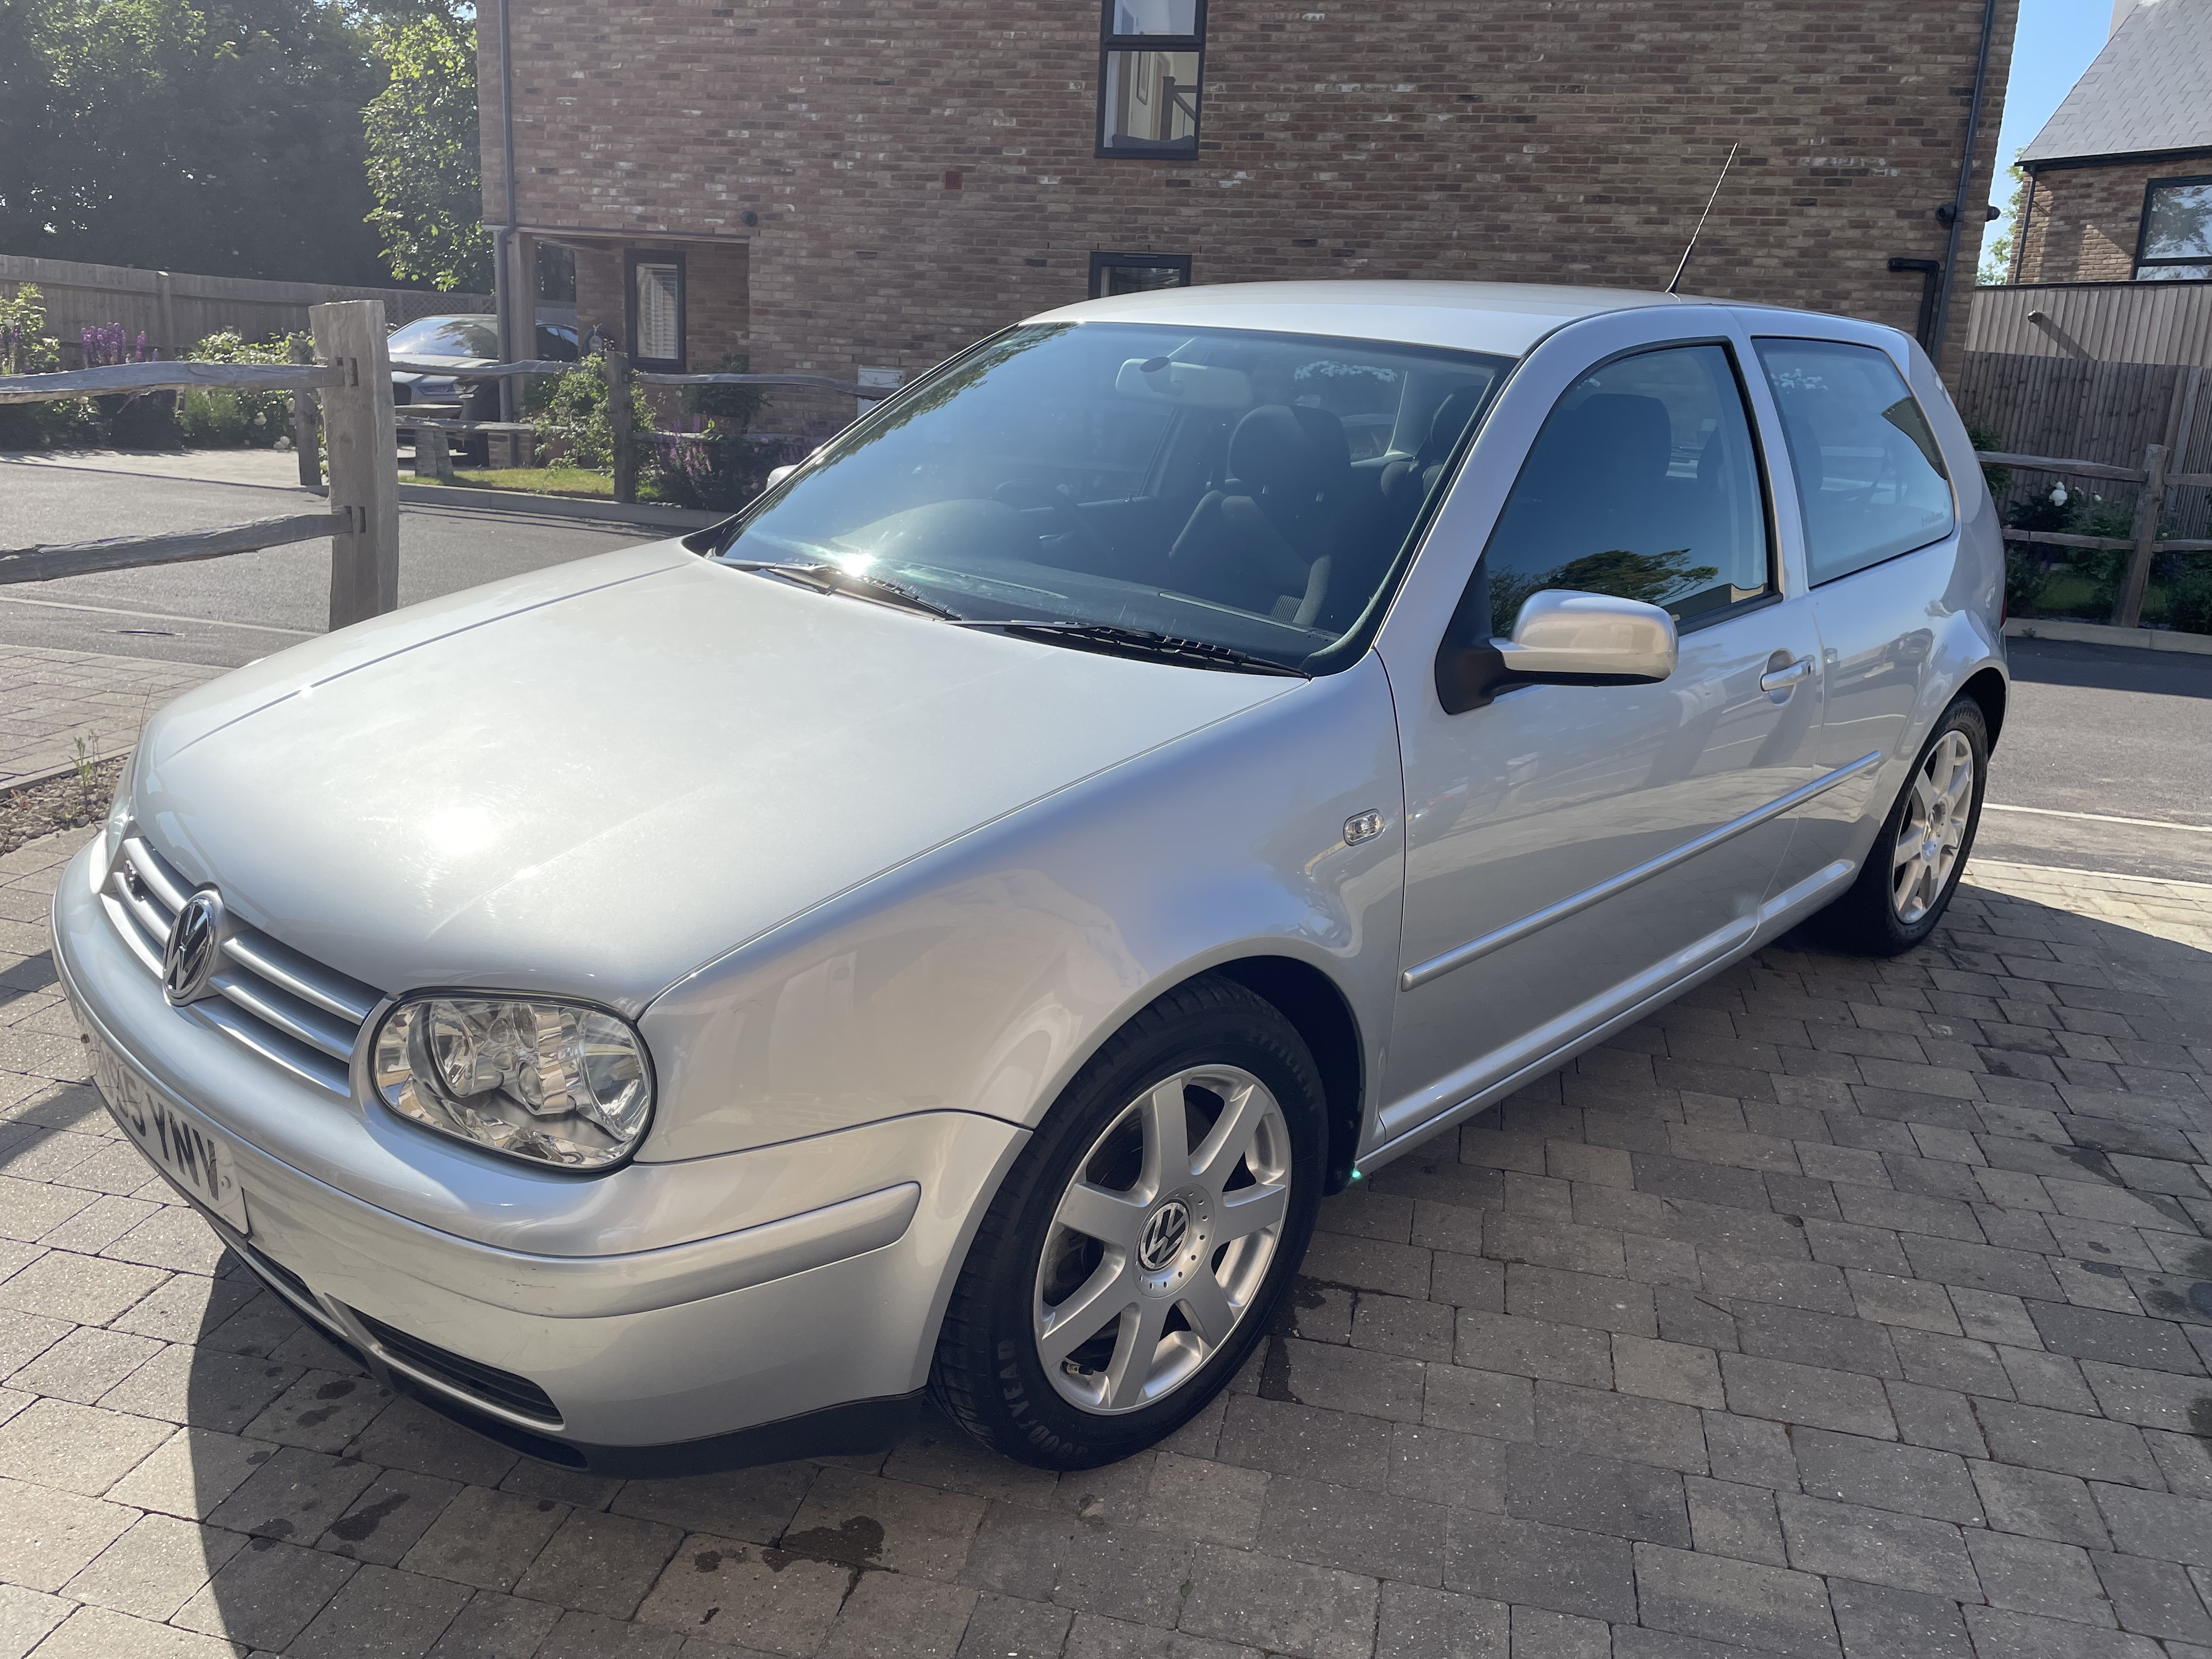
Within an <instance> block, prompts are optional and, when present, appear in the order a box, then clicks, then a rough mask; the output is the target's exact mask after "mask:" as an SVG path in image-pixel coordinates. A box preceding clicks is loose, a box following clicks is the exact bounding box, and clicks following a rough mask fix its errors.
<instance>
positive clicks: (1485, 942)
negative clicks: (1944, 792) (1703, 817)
mask: <svg viewBox="0 0 2212 1659" xmlns="http://www.w3.org/2000/svg"><path fill="white" fill-rule="evenodd" d="M1881 759H1882V757H1881V755H1880V754H1879V753H1875V754H1872V755H1862V756H1860V757H1858V758H1857V760H1855V761H1853V762H1852V763H1850V765H1848V766H1839V767H1838V768H1837V769H1835V770H1834V771H1832V772H1829V773H1826V774H1825V775H1822V776H1820V777H1817V778H1815V779H1814V780H1813V781H1812V782H1810V783H1808V784H1805V785H1803V786H1802V787H1799V788H1796V789H1792V790H1791V791H1790V793H1788V794H1786V795H1783V796H1780V797H1778V799H1774V800H1771V801H1769V802H1767V803H1766V805H1764V806H1761V807H1759V808H1757V809H1756V810H1754V811H1749V812H1746V813H1745V814H1744V815H1743V816H1742V817H1740V818H1730V819H1729V821H1728V822H1727V823H1723V824H1717V825H1715V826H1714V827H1713V828H1712V829H1708V830H1706V831H1705V834H1704V835H1702V836H1698V837H1697V838H1696V839H1695V840H1694V841H1686V842H1683V843H1682V844H1681V845H1680V847H1677V848H1674V849H1672V850H1671V851H1669V852H1665V853H1662V854H1660V855H1659V856H1658V857H1657V858H1656V859H1651V860H1647V861H1646V862H1644V863H1642V864H1639V865H1638V866H1635V868H1633V869H1631V870H1624V871H1622V872H1620V874H1619V875H1617V876H1614V877H1613V878H1611V879H1610V880H1607V881H1601V882H1600V883H1598V884H1597V885H1596V886H1595V887H1586V888H1584V889H1583V890H1582V891H1581V892H1579V893H1577V894H1575V895H1573V896H1571V897H1569V898H1563V899H1561V900H1560V901H1559V902H1558V903H1557V904H1547V905H1546V906H1545V907H1544V908H1542V909H1541V910H1538V911H1535V912H1534V913H1533V914H1531V915H1525V916H1523V917H1522V918H1521V920H1520V921H1516V922H1511V923H1509V924H1507V925H1506V926H1505V927H1500V928H1499V929H1498V931H1497V932H1496V933H1485V934H1484V935H1483V936H1482V937H1481V938H1480V939H1469V940H1468V942H1467V943H1466V944H1464V945H1459V946H1457V947H1456V948H1455V949H1453V950H1449V951H1445V952H1444V953H1443V955H1442V956H1440V957H1430V958H1429V960H1428V961H1426V962H1424V963H1419V965H1418V966H1415V967H1412V968H1408V969H1406V971H1405V972H1404V973H1403V974H1401V975H1399V976H1398V987H1399V988H1400V989H1401V990H1405V991H1418V990H1419V989H1420V987H1422V986H1424V985H1426V984H1428V983H1429V982H1430V981H1431V980H1438V979H1442V978H1443V976H1444V975H1446V974H1449V972H1451V970H1452V969H1455V968H1464V967H1466V966H1467V965H1468V963H1470V962H1479V961H1480V960H1481V959H1482V958H1483V957H1486V956H1488V955H1489V954H1490V953H1491V952H1492V951H1502V950H1504V948H1505V947H1506V946H1507V945H1512V944H1515V943H1517V942H1518V941H1520V940H1522V939H1527V938H1528V936H1529V935H1530V934H1531V933H1541V932H1542V931H1543V930H1544V929H1545V928H1547V927H1550V926H1551V925H1552V924H1553V922H1555V921H1565V920H1566V919H1567V918H1568V917H1569V916H1572V915H1580V914H1581V913H1582V912H1583V911H1584V910H1587V909H1589V908H1590V906H1592V905H1593V904H1602V903H1603V902H1605V901H1606V900H1607V899H1609V898H1611V897H1613V896H1614V895H1615V894H1617V893H1625V892H1626V891H1627V890H1629V889H1630V888H1632V887H1633V886H1635V885H1637V884H1638V883H1639V882H1646V881H1649V880H1650V879H1651V878H1652V877H1654V876H1658V875H1664V874H1665V873H1666V872H1668V871H1669V870H1672V869H1674V867H1675V866H1677V865H1680V864H1686V863H1688V862H1689V861H1690V860H1692V859H1693V858H1696V857H1697V856H1698V855H1699V854H1700V853H1709V852H1711V850H1712V849H1713V848H1716V847H1718V846H1719V845H1720V844H1721V843H1722V842H1725V841H1733V840H1735V838H1736V837H1737V836H1741V835H1742V834H1743V833H1744V832H1745V831H1746V830H1749V829H1758V828H1759V825H1760V824H1762V823H1768V822H1770V821H1771V820H1772V819H1775V818H1778V817H1781V816H1782V815H1783V814H1784V812H1788V811H1795V810H1796V808H1798V807H1800V806H1802V805H1804V804H1805V803H1806V802H1807V801H1808V800H1811V799H1813V798H1814V796H1816V795H1825V794H1826V793H1828V791H1829V790H1831V789H1833V788H1834V787H1836V786H1837V785H1838V784H1839V783H1849V782H1850V781H1851V780H1852V779H1853V778H1856V777H1857V776H1859V775H1861V774H1863V773H1866V772H1870V771H1872V770H1873V769H1875V767H1877V766H1879V765H1881Z"/></svg>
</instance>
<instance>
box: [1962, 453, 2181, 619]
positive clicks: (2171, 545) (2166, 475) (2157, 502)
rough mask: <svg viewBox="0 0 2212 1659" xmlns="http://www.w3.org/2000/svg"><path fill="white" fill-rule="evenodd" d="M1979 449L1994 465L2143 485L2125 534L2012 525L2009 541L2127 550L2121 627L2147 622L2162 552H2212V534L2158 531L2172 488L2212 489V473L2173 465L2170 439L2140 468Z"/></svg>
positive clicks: (2118, 614)
mask: <svg viewBox="0 0 2212 1659" xmlns="http://www.w3.org/2000/svg"><path fill="white" fill-rule="evenodd" d="M1974 453H1975V454H1976V455H1977V456H1978V457H1979V458H1980V459H1981V460H1982V461H1983V463H1984V465H1990V466H2003V467H2010V468H2013V469H2014V470H2015V471H2033V472H2057V473H2062V474H2064V475H2066V476H2068V477H2077V478H2103V479H2111V480H2112V481H2114V482H2116V483H2131V484H2136V485H2137V486H2139V487H2140V491H2139V494H2138V495H2137V496H2136V510H2135V522H2134V524H2133V525H2132V526H2130V532H2129V534H2128V535H2127V536H2125V537H2124V538H2123V537H2118V536H2077V535H2075V534H2074V533H2073V532H2070V531H2063V530H2010V529H2008V530H2007V531H2006V532H2005V539H2006V540H2007V541H2008V542H2027V543H2030V544H2035V545H2039V546H2044V547H2087V548H2096V549H2100V550H2105V551H2107V552H2114V553H2125V554H2127V555H2128V568H2127V573H2126V574H2125V575H2124V577H2123V578H2122V580H2121V582H2120V586H2119V592H2118V597H2117V598H2116V599H2114V600H2113V602H2112V625H2113V626H2114V627H2116V628H2140V627H2141V626H2142V604H2143V594H2144V592H2145V591H2146V590H2147V589H2148V587H2149V586H2150V573H2151V567H2152V565H2153V564H2154V563H2155V562H2157V559H2158V556H2159V555H2160V554H2161V553H2212V538H2196V537H2163V538H2162V537H2160V535H2159V533H2158V532H2159V523H2160V519H2161V518H2163V517H2164V515H2165V511H2166V496H2167V493H2168V492H2169V491H2171V490H2174V489H2208V488H2212V472H2183V471H2178V470H2172V471H2170V470H2168V468H2167V465H2166V459H2167V451H2166V446H2165V445H2164V444H2151V445H2149V446H2148V447H2145V449H2144V450H2143V453H2142V465H2140V466H2135V467H2127V466H2109V465H2104V464H2103V463H2101V462H2097V461H2085V460H2082V459H2079V458H2078V457H2066V456H2056V455H2016V454H2013V453H2009V452H2008V451H2004V450H1996V449H1978V450H1976V451H1975V452H1974Z"/></svg>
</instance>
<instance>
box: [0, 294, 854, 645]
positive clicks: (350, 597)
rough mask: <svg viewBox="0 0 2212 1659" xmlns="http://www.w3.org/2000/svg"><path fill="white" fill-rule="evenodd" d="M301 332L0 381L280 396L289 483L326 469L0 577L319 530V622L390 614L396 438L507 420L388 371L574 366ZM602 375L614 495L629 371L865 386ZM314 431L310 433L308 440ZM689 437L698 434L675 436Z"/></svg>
mask: <svg viewBox="0 0 2212 1659" xmlns="http://www.w3.org/2000/svg"><path fill="white" fill-rule="evenodd" d="M308 319H309V322H310V324H311V326H312V329H313V336H314V349H313V354H312V358H311V359H310V357H309V354H308V352H307V349H306V348H305V347H304V346H303V345H296V346H295V348H294V349H293V352H292V356H293V359H294V361H293V362H290V363H200V362H147V363H119V364H117V365H115V366H113V367H112V368H82V369H75V370H71V371H70V372H68V373H66V374H26V375H19V376H12V377H0V404H30V403H49V402H52V401H54V400H56V399H58V398H103V397H112V396H118V395H121V396H132V395H138V394H143V393H146V392H186V391H199V392H290V393H291V394H292V441H293V444H294V446H295V449H296V450H297V452H298V454H299V462H300V482H301V484H303V485H306V486H307V487H309V488H320V487H321V485H322V483H323V472H324V467H325V465H327V467H328V470H329V477H330V488H329V502H330V505H329V507H328V508H327V509H326V510H325V511H323V512H319V513H283V514H280V515H278V516H276V517H274V518H267V519H255V520H249V521H248V522H246V523H245V524H235V525H225V526H221V527H219V528H216V529H210V530H186V531H179V532H176V533H174V534H171V535H161V536H117V537H111V538H106V539H105V540H100V541H91V542H66V543H56V544H44V545H40V546H36V547H18V548H0V586H6V585H8V584H10V583H15V582H37V581H52V580H56V579H57V578H58V577H63V576H81V575H86V574H90V573H92V572H94V571H102V570H129V569H135V568H141V567H143V566H147V565H161V564H182V563H185V562H189V561H191V560H195V559H214V558H221V557H222V556H225V555H228V554H232V553H252V552H256V551H258V550H261V549H263V548H269V547H286V546H291V545H295V544H300V543H305V542H319V541H321V540H323V539H324V538H328V539H329V541H330V545H331V602H330V625H331V628H333V629H338V628H343V627H346V626H348V625H349V623H357V622H362V621H365V620H366V619H368V617H380V616H382V615H384V614H385V613H386V612H387V611H395V610H397V609H398V605H399V470H398V461H397V456H396V446H395V442H394V439H395V435H396V434H397V433H398V431H400V430H402V429H404V428H409V427H412V428H416V434H417V439H418V441H420V440H421V439H422V436H423V435H426V434H427V435H429V436H430V441H431V445H432V449H433V453H434V454H436V455H447V456H448V459H447V465H446V466H445V467H444V469H443V470H444V471H445V472H446V473H447V475H448V476H450V475H451V471H452V467H451V465H450V456H449V453H448V450H447V436H448V435H449V434H452V433H456V432H458V433H463V434H466V433H471V432H477V431H489V430H517V429H527V428H516V427H514V426H513V423H507V422H468V421H428V420H418V419H414V418H410V417H409V416H404V415H403V414H401V413H400V412H399V411H398V410H397V409H396V408H395V406H394V404H393V402H392V371H393V369H394V368H398V369H399V370H400V371H402V372H403V373H404V372H406V371H408V370H410V369H412V370H419V371H422V372H424V373H428V374H439V375H442V376H447V377H449V378H452V379H454V380H499V379H504V378H506V377H508V376H513V375H528V374H567V373H568V372H569V371H571V370H573V369H574V368H575V365H574V363H566V362H543V361H530V362H512V363H488V364H483V365H479V366H475V367H471V368H454V367H453V365H452V364H450V363H443V362H416V361H414V360H411V359H407V358H401V359H399V360H398V361H397V362H395V361H394V360H393V359H392V356H391V355H390V353H389V352H388V351H387V350H386V344H385V328H384V307H383V304H382V302H381V301H374V300H348V301H334V302H332V303H331V304H327V305H318V306H314V307H310V308H309V311H308ZM607 378H608V381H609V390H610V392H611V394H615V401H614V404H613V408H614V410H615V411H616V414H615V420H614V424H615V432H616V443H615V480H616V496H615V498H616V499H617V501H622V502H624V503H631V502H635V501H636V499H637V472H638V459H639V452H640V449H641V441H640V438H639V435H638V434H637V433H635V431H633V430H632V429H631V427H632V422H630V420H629V412H630V408H629V385H630V382H631V380H633V378H634V379H635V380H638V381H641V382H642V383H644V384H647V385H665V386H813V387H817V388H819V389H823V390H826V391H830V392H839V393H842V394H844V395H847V396H852V397H865V396H866V395H868V393H869V392H875V391H878V388H874V387H865V388H864V387H861V386H855V385H853V384H851V383H849V382H847V381H842V380H829V379H827V378H825V377H823V376H821V375H816V374H641V375H636V376H635V377H633V376H632V374H631V373H630V369H629V362H628V361H627V360H626V359H624V358H623V357H622V356H620V354H618V353H610V354H609V362H608V371H607ZM318 435H319V437H320V441H318ZM683 436H698V435H683ZM319 458H320V459H319Z"/></svg>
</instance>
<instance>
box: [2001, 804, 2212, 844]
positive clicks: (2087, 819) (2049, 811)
mask: <svg viewBox="0 0 2212 1659" xmlns="http://www.w3.org/2000/svg"><path fill="white" fill-rule="evenodd" d="M1982 811H1984V812H2030V813H2033V815H2034V816H2035V817H2039V818H2079V819H2080V820H2081V822H2083V823H2132V824H2134V825H2135V826H2136V828H2137V829H2186V830H2188V831H2189V832H2190V833H2191V835H2197V836H2212V823H2169V822H2168V821H2167V820H2166V819H2164V818H2116V817H2113V816H2112V814H2111V813H2109V812H2062V811H2059V810H2058V809H2057V807H2055V806H2004V805H1999V804H1998V803H1997V802H1996V801H1993V800H1985V801H1984V802H1983V803H1982Z"/></svg>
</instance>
